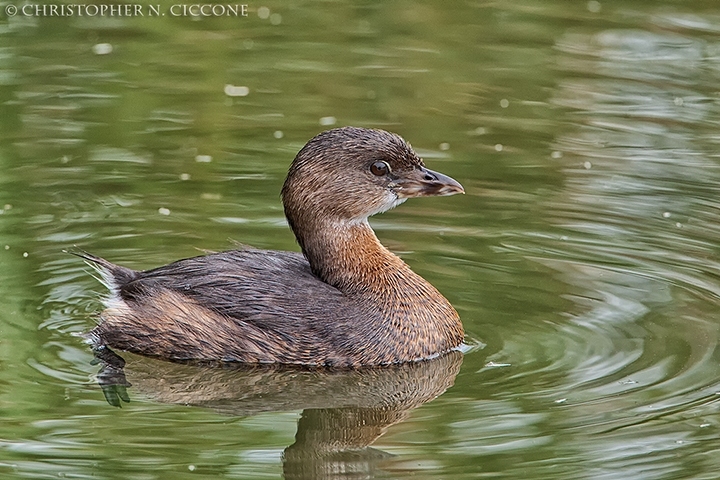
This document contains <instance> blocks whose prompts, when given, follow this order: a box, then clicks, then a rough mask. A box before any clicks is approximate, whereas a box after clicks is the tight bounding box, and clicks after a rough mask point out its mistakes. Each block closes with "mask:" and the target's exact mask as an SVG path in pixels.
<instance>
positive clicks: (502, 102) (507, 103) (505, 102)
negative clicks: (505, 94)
mask: <svg viewBox="0 0 720 480" xmlns="http://www.w3.org/2000/svg"><path fill="white" fill-rule="evenodd" d="M500 106H501V107H502V108H508V107H509V106H510V100H508V99H507V98H503V99H502V100H500Z"/></svg>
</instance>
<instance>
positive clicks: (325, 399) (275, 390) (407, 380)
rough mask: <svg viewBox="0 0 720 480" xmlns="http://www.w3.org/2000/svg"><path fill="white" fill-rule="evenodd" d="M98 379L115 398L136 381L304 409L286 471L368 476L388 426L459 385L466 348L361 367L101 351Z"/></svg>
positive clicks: (241, 405)
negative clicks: (189, 361) (203, 360)
mask: <svg viewBox="0 0 720 480" xmlns="http://www.w3.org/2000/svg"><path fill="white" fill-rule="evenodd" d="M96 358H97V360H98V362H99V363H100V364H102V368H101V370H100V372H99V374H98V377H97V378H98V383H99V384H100V386H101V387H102V389H103V392H104V393H105V397H106V398H107V400H108V402H109V403H110V404H111V405H114V406H119V405H120V404H121V402H123V401H124V402H128V401H129V400H130V398H129V396H128V393H127V389H128V388H129V387H132V389H137V391H138V392H141V393H142V394H143V395H148V396H150V397H152V398H154V399H156V400H158V401H160V402H164V403H177V404H183V405H196V406H201V407H208V408H212V409H213V410H216V411H218V412H221V413H224V414H230V415H238V416H250V415H256V414H258V413H262V412H275V411H289V410H300V409H302V410H303V412H302V416H301V417H300V420H299V421H298V429H297V434H296V435H295V443H293V444H292V445H290V446H289V447H287V448H286V449H285V452H284V454H283V470H284V473H285V478H286V479H304V478H307V479H311V478H312V479H343V478H353V479H357V478H369V477H370V476H372V472H373V471H374V470H375V469H376V466H377V464H378V462H380V461H381V460H383V459H385V458H387V457H389V456H391V455H390V454H388V453H386V452H383V451H380V450H377V449H374V448H371V447H370V445H371V444H372V443H373V442H374V441H375V440H377V439H378V438H379V437H380V436H381V435H382V434H383V433H385V431H386V430H387V428H388V427H389V426H391V425H393V424H395V423H398V422H400V421H402V420H403V419H404V418H405V417H406V416H407V415H408V414H409V412H410V411H411V410H413V409H414V408H417V407H419V406H420V405H422V404H424V403H426V402H428V401H430V400H432V399H434V398H435V397H437V396H439V395H441V394H442V393H443V392H445V390H447V389H448V388H449V387H450V386H452V384H453V382H454V381H455V376H456V375H457V373H458V371H459V370H460V365H461V364H462V359H463V356H462V354H461V353H460V352H452V353H450V354H448V355H445V356H443V357H440V358H437V359H434V360H431V361H426V362H419V363H412V364H403V365H393V366H388V367H382V368H363V369H357V370H327V369H312V370H308V369H297V368H287V367H272V366H247V365H184V364H177V363H168V362H163V361H160V360H153V359H148V358H143V357H137V356H134V355H128V356H127V358H128V362H127V363H126V362H125V360H124V359H123V358H121V357H119V356H118V355H117V354H115V353H114V352H112V351H110V350H108V349H103V350H100V351H98V352H96Z"/></svg>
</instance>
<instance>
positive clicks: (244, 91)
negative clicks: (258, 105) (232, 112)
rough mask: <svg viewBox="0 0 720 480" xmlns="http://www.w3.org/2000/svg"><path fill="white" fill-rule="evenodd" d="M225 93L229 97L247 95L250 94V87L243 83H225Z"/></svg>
mask: <svg viewBox="0 0 720 480" xmlns="http://www.w3.org/2000/svg"><path fill="white" fill-rule="evenodd" d="M224 91H225V95H227V96H228V97H247V96H248V95H249V94H250V88H248V87H245V86H242V85H230V84H228V85H225V89H224Z"/></svg>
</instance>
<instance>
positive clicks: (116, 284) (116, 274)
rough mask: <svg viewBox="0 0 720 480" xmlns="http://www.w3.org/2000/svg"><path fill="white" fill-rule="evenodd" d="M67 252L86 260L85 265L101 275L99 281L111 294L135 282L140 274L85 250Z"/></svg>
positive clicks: (74, 249) (69, 250) (75, 249)
mask: <svg viewBox="0 0 720 480" xmlns="http://www.w3.org/2000/svg"><path fill="white" fill-rule="evenodd" d="M65 251H66V252H67V253H70V254H72V255H75V256H77V257H80V258H82V259H83V260H85V263H87V264H88V265H90V266H91V267H92V268H94V269H95V271H96V272H98V274H99V275H100V278H99V279H98V280H100V281H101V282H102V283H103V285H105V286H106V287H107V288H108V290H110V292H111V293H116V292H117V291H118V289H119V288H120V287H121V286H123V285H125V284H126V283H129V282H131V281H133V280H134V279H135V278H136V277H137V274H138V272H136V271H135V270H132V269H130V268H127V267H122V266H120V265H115V264H114V263H112V262H109V261H107V260H105V259H104V258H101V257H98V256H96V255H93V254H91V253H88V252H86V251H84V250H80V249H77V248H73V249H68V250H65Z"/></svg>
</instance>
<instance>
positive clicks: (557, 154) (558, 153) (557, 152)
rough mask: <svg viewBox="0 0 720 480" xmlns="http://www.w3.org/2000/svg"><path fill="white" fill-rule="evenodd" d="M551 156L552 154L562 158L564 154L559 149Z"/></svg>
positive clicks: (554, 156) (553, 156)
mask: <svg viewBox="0 0 720 480" xmlns="http://www.w3.org/2000/svg"><path fill="white" fill-rule="evenodd" d="M550 156H551V157H552V158H562V156H563V154H562V152H559V151H557V150H555V151H554V152H552V153H551V154H550Z"/></svg>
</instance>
